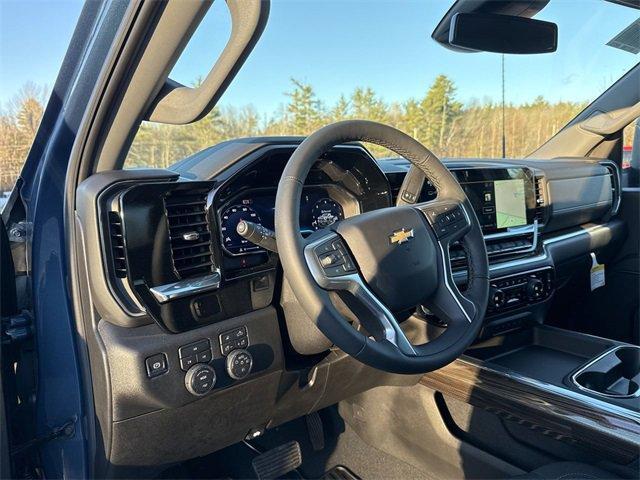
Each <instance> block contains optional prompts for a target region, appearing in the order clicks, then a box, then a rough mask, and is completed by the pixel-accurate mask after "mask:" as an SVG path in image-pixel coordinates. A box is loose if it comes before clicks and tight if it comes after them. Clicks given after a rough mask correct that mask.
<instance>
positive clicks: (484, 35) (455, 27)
mask: <svg viewBox="0 0 640 480" xmlns="http://www.w3.org/2000/svg"><path fill="white" fill-rule="evenodd" d="M449 44H451V45H453V46H456V47H459V48H464V49H467V50H475V51H481V52H495V53H520V54H532V53H550V52H555V51H556V48H557V47H558V26H557V25H556V24H555V23H551V22H543V21H542V20H534V19H532V18H526V17H513V16H510V15H495V14H487V13H456V14H455V15H454V16H453V17H452V18H451V25H450V28H449Z"/></svg>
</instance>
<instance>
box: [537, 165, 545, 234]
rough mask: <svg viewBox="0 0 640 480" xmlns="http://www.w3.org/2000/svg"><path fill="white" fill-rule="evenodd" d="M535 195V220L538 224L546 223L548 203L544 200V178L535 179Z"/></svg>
mask: <svg viewBox="0 0 640 480" xmlns="http://www.w3.org/2000/svg"><path fill="white" fill-rule="evenodd" d="M534 188H535V194H536V210H535V219H536V220H538V223H544V221H545V211H546V210H545V208H546V202H545V199H544V177H541V176H536V177H535V187H534Z"/></svg>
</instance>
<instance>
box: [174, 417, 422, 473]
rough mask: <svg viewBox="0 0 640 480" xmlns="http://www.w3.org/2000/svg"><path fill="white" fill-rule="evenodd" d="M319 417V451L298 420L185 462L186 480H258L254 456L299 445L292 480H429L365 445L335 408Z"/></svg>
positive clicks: (405, 465) (417, 470)
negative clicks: (321, 440) (297, 464)
mask: <svg viewBox="0 0 640 480" xmlns="http://www.w3.org/2000/svg"><path fill="white" fill-rule="evenodd" d="M320 416H321V418H322V422H323V425H324V433H325V439H324V441H325V442H324V443H325V446H324V449H322V450H321V451H314V448H313V445H312V443H311V440H310V437H309V433H308V430H307V422H306V421H305V419H304V418H299V419H296V420H293V421H291V422H288V423H285V424H284V425H282V426H279V427H276V428H273V429H269V430H267V431H266V432H265V434H264V435H262V436H261V437H258V438H256V439H254V440H251V447H249V446H247V445H245V444H243V443H242V442H241V443H238V444H235V445H232V446H230V447H227V448H225V449H223V450H220V451H218V452H215V453H212V454H211V455H207V456H206V457H201V458H197V459H193V460H190V461H188V462H185V464H183V467H184V468H186V469H187V470H188V472H189V473H188V474H187V475H185V476H184V477H183V478H194V479H205V478H234V479H255V478H256V475H255V472H254V471H253V468H252V467H251V462H252V460H253V459H254V458H255V457H256V456H258V455H259V454H260V453H263V452H266V451H268V450H271V449H273V448H275V447H278V446H280V445H283V444H285V443H287V442H291V441H292V440H296V441H298V443H299V444H300V449H301V452H302V465H301V466H300V467H299V468H298V469H297V471H295V472H291V473H290V474H288V475H286V477H288V478H299V477H300V476H302V477H303V478H304V479H327V480H360V479H363V480H377V479H385V480H387V479H407V478H411V479H416V480H430V477H429V476H427V474H426V473H424V472H423V471H422V470H419V469H417V468H416V467H414V466H412V465H409V464H408V463H405V462H403V461H402V460H399V459H398V458H396V457H394V456H392V455H389V454H387V453H385V452H383V451H381V450H378V449H377V448H374V447H371V446H370V445H368V444H366V443H365V442H364V441H363V440H362V439H361V438H360V437H359V436H358V435H357V434H356V433H355V432H354V431H353V430H352V429H351V428H350V427H349V426H348V425H346V424H345V423H344V421H343V420H342V418H340V416H339V415H338V413H337V409H335V408H329V409H325V410H323V411H322V412H320ZM331 475H333V476H331ZM176 477H177V476H176ZM165 478H167V477H165Z"/></svg>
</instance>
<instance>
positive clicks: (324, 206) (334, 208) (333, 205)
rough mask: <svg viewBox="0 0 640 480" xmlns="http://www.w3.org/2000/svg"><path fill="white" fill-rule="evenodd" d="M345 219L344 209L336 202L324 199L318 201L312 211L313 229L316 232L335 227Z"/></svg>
mask: <svg viewBox="0 0 640 480" xmlns="http://www.w3.org/2000/svg"><path fill="white" fill-rule="evenodd" d="M343 218H344V212H343V211H342V207H341V206H340V204H339V203H338V202H336V201H335V200H331V199H330V198H323V199H321V200H318V201H317V202H316V203H315V205H314V206H313V208H312V209H311V227H312V228H313V229H314V230H320V229H321V228H325V227H328V226H330V225H333V224H334V223H336V222H337V221H338V220H342V219H343Z"/></svg>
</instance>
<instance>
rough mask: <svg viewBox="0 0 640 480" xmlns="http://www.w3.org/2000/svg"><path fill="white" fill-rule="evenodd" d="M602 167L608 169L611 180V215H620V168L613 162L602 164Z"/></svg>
mask: <svg viewBox="0 0 640 480" xmlns="http://www.w3.org/2000/svg"><path fill="white" fill-rule="evenodd" d="M601 165H602V166H604V167H605V168H606V169H607V171H608V172H609V177H610V179H611V205H612V206H611V214H612V215H615V214H616V213H618V208H620V201H621V192H620V174H619V171H618V166H617V165H616V164H615V163H613V162H601Z"/></svg>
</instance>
